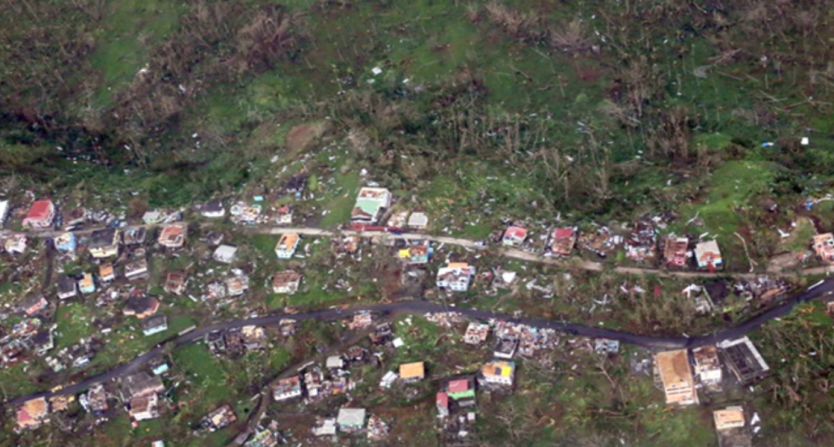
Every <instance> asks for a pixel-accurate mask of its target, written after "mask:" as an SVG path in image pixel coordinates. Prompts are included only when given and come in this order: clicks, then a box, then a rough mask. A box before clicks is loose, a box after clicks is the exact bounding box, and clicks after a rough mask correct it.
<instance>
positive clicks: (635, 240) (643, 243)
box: [625, 221, 657, 262]
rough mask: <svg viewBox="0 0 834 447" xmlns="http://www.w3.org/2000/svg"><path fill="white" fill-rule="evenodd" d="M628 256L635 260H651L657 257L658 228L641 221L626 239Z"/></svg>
mask: <svg viewBox="0 0 834 447" xmlns="http://www.w3.org/2000/svg"><path fill="white" fill-rule="evenodd" d="M625 245H626V256H627V257H628V259H630V260H632V261H634V262H651V261H653V260H654V259H655V257H657V229H655V227H654V225H652V223H651V222H647V221H640V222H637V225H636V226H635V227H634V230H633V231H632V232H631V234H630V235H629V236H628V238H627V239H626V241H625Z"/></svg>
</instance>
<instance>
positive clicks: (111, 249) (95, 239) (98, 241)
mask: <svg viewBox="0 0 834 447" xmlns="http://www.w3.org/2000/svg"><path fill="white" fill-rule="evenodd" d="M87 251H89V252H90V255H91V256H92V257H94V258H96V259H102V258H109V257H112V256H117V255H118V254H119V232H118V231H116V229H115V228H108V229H106V230H96V231H93V233H92V234H91V235H90V240H89V242H88V243H87Z"/></svg>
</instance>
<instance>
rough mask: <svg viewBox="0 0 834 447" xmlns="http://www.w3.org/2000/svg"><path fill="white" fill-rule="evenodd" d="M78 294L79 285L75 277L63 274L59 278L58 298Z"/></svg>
mask: <svg viewBox="0 0 834 447" xmlns="http://www.w3.org/2000/svg"><path fill="white" fill-rule="evenodd" d="M76 295H78V286H77V284H76V282H75V279H73V278H71V277H69V276H67V275H61V276H60V277H59V278H58V298H59V299H62V300H66V299H69V298H72V297H74V296H76Z"/></svg>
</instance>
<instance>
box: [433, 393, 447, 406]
mask: <svg viewBox="0 0 834 447" xmlns="http://www.w3.org/2000/svg"><path fill="white" fill-rule="evenodd" d="M435 402H436V403H437V406H438V407H440V408H449V395H448V394H446V393H444V392H440V393H437V400H436V401H435Z"/></svg>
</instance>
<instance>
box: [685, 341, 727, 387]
mask: <svg viewBox="0 0 834 447" xmlns="http://www.w3.org/2000/svg"><path fill="white" fill-rule="evenodd" d="M692 358H693V360H694V363H695V376H697V377H698V380H699V381H700V382H701V383H702V384H704V385H718V384H720V383H721V380H722V379H723V374H722V372H721V360H720V359H719V358H718V349H717V348H716V347H715V346H702V347H700V348H695V349H693V350H692Z"/></svg>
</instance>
